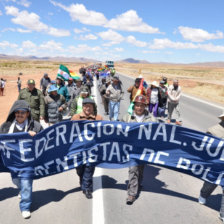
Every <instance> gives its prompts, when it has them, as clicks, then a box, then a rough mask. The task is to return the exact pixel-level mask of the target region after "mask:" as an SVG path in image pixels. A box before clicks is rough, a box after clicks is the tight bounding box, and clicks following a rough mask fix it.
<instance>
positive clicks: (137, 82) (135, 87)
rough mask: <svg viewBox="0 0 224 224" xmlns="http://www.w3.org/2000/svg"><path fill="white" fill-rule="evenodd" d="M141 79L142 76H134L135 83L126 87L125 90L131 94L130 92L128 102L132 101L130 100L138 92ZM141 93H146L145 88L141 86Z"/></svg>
mask: <svg viewBox="0 0 224 224" xmlns="http://www.w3.org/2000/svg"><path fill="white" fill-rule="evenodd" d="M141 80H142V78H136V79H135V84H134V85H132V86H130V87H129V88H128V89H127V91H128V92H129V93H131V94H130V102H132V101H133V100H134V97H135V96H136V93H137V92H138V89H139V86H140V83H141ZM142 95H144V96H145V95H146V90H145V88H144V87H143V91H142Z"/></svg>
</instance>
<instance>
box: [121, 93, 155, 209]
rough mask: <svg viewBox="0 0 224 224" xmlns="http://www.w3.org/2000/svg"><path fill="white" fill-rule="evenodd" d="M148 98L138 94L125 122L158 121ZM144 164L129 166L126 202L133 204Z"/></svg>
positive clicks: (139, 186) (140, 181)
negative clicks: (150, 109)
mask: <svg viewBox="0 0 224 224" xmlns="http://www.w3.org/2000/svg"><path fill="white" fill-rule="evenodd" d="M147 104H148V101H147V98H146V97H145V96H143V95H138V96H137V97H136V98H135V100H134V108H133V113H132V114H129V113H127V114H125V115H124V117H123V118H122V121H123V122H128V123H129V122H156V121H157V119H156V118H155V117H153V115H151V114H149V113H148V111H147V109H146V108H147ZM143 171H144V165H138V166H132V167H129V182H128V189H127V190H128V192H127V193H128V197H127V200H126V203H127V204H128V205H131V204H133V202H134V201H135V199H136V197H137V195H138V193H139V191H140V188H141V184H142V179H143Z"/></svg>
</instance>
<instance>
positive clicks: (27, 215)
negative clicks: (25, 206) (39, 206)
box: [22, 211, 31, 219]
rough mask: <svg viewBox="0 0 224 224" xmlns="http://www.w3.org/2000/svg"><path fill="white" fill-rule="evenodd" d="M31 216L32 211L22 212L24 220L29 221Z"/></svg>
mask: <svg viewBox="0 0 224 224" xmlns="http://www.w3.org/2000/svg"><path fill="white" fill-rule="evenodd" d="M30 216H31V214H30V211H22V217H23V218H24V219H28V218H30Z"/></svg>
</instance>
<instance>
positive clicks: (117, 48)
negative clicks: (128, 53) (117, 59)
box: [114, 47, 124, 52]
mask: <svg viewBox="0 0 224 224" xmlns="http://www.w3.org/2000/svg"><path fill="white" fill-rule="evenodd" d="M114 50H115V51H117V52H122V51H124V48H122V47H115V48H114Z"/></svg>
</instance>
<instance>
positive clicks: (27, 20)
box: [5, 6, 70, 37]
mask: <svg viewBox="0 0 224 224" xmlns="http://www.w3.org/2000/svg"><path fill="white" fill-rule="evenodd" d="M5 10H6V14H7V15H11V16H13V17H14V18H12V22H13V23H15V24H19V25H21V26H24V27H25V28H27V29H28V30H32V31H36V32H44V33H47V34H49V35H52V36H56V37H62V36H69V35H70V32H69V31H67V30H62V29H57V28H54V27H49V26H48V25H46V24H44V23H42V22H40V17H39V16H38V15H37V14H36V13H29V12H27V11H25V10H24V11H21V12H20V11H19V10H18V9H17V8H16V7H14V6H6V7H5Z"/></svg>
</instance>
